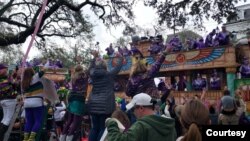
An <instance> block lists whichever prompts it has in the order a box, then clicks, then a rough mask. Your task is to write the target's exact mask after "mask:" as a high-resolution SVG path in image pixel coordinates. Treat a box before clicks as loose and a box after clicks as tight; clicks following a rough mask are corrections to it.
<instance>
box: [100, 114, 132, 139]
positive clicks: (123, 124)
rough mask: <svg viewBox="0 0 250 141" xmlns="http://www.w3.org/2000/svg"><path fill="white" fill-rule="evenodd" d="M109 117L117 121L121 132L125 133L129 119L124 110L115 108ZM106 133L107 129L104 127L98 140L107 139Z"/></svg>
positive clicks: (128, 125)
mask: <svg viewBox="0 0 250 141" xmlns="http://www.w3.org/2000/svg"><path fill="white" fill-rule="evenodd" d="M111 117H112V118H114V119H116V120H115V121H116V122H117V124H118V127H119V129H120V132H121V133H125V132H126V131H127V130H128V129H129V127H130V121H129V119H128V116H127V115H126V113H125V112H123V111H121V110H115V111H114V112H113V114H112V115H111ZM107 134H108V131H107V128H106V129H105V131H104V133H103V136H102V138H101V140H100V141H108V139H107Z"/></svg>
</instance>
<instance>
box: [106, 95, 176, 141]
mask: <svg viewBox="0 0 250 141" xmlns="http://www.w3.org/2000/svg"><path fill="white" fill-rule="evenodd" d="M155 104H156V101H155V100H153V99H152V98H151V97H150V96H149V95H148V94H145V93H140V94H137V95H135V96H134V97H133V99H132V101H131V102H130V103H129V104H127V106H126V107H127V109H131V108H133V109H134V113H135V116H136V117H137V118H138V120H137V121H136V122H135V123H134V124H133V125H132V126H131V127H130V128H129V129H128V130H127V132H125V133H121V132H119V128H118V125H117V123H116V122H115V119H113V118H111V119H108V120H107V121H106V125H107V129H108V140H110V141H146V140H150V141H153V140H157V141H165V140H168V141H174V140H175V139H176V133H175V127H174V119H172V118H164V117H161V116H157V115H155V112H154V105H155Z"/></svg>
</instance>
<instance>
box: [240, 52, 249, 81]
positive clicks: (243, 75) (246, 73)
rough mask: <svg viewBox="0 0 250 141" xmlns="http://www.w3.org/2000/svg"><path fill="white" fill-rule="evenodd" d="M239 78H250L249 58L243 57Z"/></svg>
mask: <svg viewBox="0 0 250 141" xmlns="http://www.w3.org/2000/svg"><path fill="white" fill-rule="evenodd" d="M240 73H241V78H250V64H249V58H248V57H244V58H243V64H242V65H241V66H240Z"/></svg>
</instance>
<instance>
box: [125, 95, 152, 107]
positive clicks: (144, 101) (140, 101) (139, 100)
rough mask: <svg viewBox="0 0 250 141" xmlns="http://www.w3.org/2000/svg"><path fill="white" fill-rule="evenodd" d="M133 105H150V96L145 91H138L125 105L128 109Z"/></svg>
mask: <svg viewBox="0 0 250 141" xmlns="http://www.w3.org/2000/svg"><path fill="white" fill-rule="evenodd" d="M135 105H140V106H150V105H153V101H152V98H151V96H149V95H148V94H146V93H139V94H137V95H135V96H134V97H133V99H132V100H131V102H130V103H129V104H127V105H126V109H127V110H130V109H132V108H133V107H134V106H135Z"/></svg>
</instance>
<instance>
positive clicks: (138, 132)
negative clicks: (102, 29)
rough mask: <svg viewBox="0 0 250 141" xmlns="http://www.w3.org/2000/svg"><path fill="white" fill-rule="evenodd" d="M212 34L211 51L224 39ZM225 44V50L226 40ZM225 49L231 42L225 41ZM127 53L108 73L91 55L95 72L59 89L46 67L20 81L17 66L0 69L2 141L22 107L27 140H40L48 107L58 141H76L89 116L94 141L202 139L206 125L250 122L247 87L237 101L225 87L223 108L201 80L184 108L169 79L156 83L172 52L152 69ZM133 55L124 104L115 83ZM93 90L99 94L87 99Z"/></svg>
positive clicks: (80, 73) (75, 73) (82, 71)
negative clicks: (212, 99) (208, 95)
mask: <svg viewBox="0 0 250 141" xmlns="http://www.w3.org/2000/svg"><path fill="white" fill-rule="evenodd" d="M210 34H211V35H210ZM210 34H209V37H208V38H209V39H206V42H205V44H207V45H208V44H211V42H209V41H208V40H211V39H217V38H212V37H211V36H213V35H214V31H213V32H212V33H210ZM221 34H222V35H221V36H222V37H223V41H225V40H226V38H227V37H228V34H227V33H225V35H224V34H223V33H221ZM218 36H219V35H218ZM222 37H221V38H222ZM175 40H176V39H175ZM218 41H219V44H221V45H222V43H221V42H220V36H219V37H218ZM223 44H224V43H223ZM225 44H228V42H227V41H225ZM208 46H209V45H208ZM111 47H112V45H111V46H110V48H109V49H107V51H108V53H109V55H113V54H114V53H113V51H114V50H112V48H111ZM110 51H111V52H110ZM125 51H126V52H124V50H120V52H119V53H117V54H115V56H116V57H117V58H118V59H117V62H116V63H117V65H116V67H114V68H113V69H111V70H108V68H107V64H106V62H105V60H103V59H102V57H100V54H99V52H98V51H92V52H91V54H92V55H93V59H92V61H91V63H90V66H89V67H88V68H85V67H83V66H81V65H77V66H75V68H74V70H72V72H71V77H70V81H69V82H68V83H67V84H66V83H61V84H58V85H59V86H57V85H55V84H54V83H53V82H52V81H51V80H48V79H46V78H45V77H44V73H45V72H44V69H39V70H36V71H35V70H34V68H32V67H31V65H26V68H24V71H23V79H21V75H20V73H19V72H20V70H19V69H18V67H17V68H16V69H15V70H14V71H13V72H11V73H7V68H8V67H7V66H5V65H3V64H1V65H0V78H1V79H0V80H1V81H0V104H1V107H2V109H3V118H2V121H1V125H0V141H2V140H3V137H4V134H5V132H6V131H7V129H8V126H9V125H10V120H11V118H12V116H13V114H14V111H15V108H16V105H17V104H22V105H23V117H24V122H23V123H24V127H23V131H24V135H23V141H35V140H36V138H37V137H38V134H39V132H40V130H41V128H42V127H43V122H44V118H47V117H45V115H46V113H47V112H48V113H50V112H49V110H48V109H47V105H50V106H51V107H53V110H52V111H53V112H52V115H53V118H54V121H55V128H56V134H57V137H58V140H59V141H74V140H75V138H74V137H75V134H76V131H78V130H79V128H80V127H81V123H82V122H84V121H83V119H84V118H83V117H85V116H88V117H90V123H89V124H90V127H91V129H90V131H89V134H88V135H86V136H87V137H88V140H89V141H100V140H101V141H151V140H155V139H157V140H158V141H163V140H169V141H202V135H201V130H200V129H201V128H202V126H203V125H211V124H217V125H240V124H250V123H249V121H248V118H247V117H246V104H245V102H244V99H245V95H244V89H243V88H240V89H237V90H236V91H235V96H232V95H230V91H229V90H228V89H226V88H225V89H224V90H223V96H222V97H221V99H219V100H218V101H216V102H215V103H216V104H215V103H211V102H210V101H208V99H207V98H206V91H207V90H206V84H205V83H204V81H203V79H202V77H201V76H200V74H198V75H197V79H195V81H194V82H193V87H194V89H195V90H197V91H200V92H201V95H196V96H194V97H193V98H191V99H189V100H186V101H184V102H183V103H181V104H177V103H176V102H175V98H174V96H173V95H172V94H171V91H172V89H171V88H170V87H169V86H168V85H166V84H165V81H159V83H157V84H156V83H155V81H154V78H155V77H156V76H157V73H158V72H159V71H160V67H161V65H162V63H163V62H164V60H165V58H166V55H167V54H168V53H170V52H172V51H173V50H172V49H171V48H166V49H164V50H161V51H160V52H158V53H159V54H160V56H159V57H158V59H157V60H156V61H155V63H154V64H152V65H151V67H148V64H147V63H146V61H145V58H144V57H143V55H142V54H141V53H140V52H139V51H138V50H136V49H134V50H132V51H128V50H127V49H125ZM130 53H131V54H130ZM128 54H130V55H133V57H135V58H136V62H135V63H134V64H133V66H132V68H131V71H130V74H129V78H128V81H127V84H126V88H125V94H126V97H127V98H129V100H127V99H126V98H124V97H123V98H120V99H119V101H118V100H117V98H116V97H115V91H114V85H115V78H116V76H117V74H118V73H119V72H120V70H121V68H122V65H123V62H124V59H125V58H124V56H126V55H128ZM35 62H36V61H35ZM35 62H34V64H37V65H39V66H41V65H43V66H44V67H42V68H50V66H52V64H53V66H52V68H56V67H62V62H58V63H59V65H56V63H51V60H48V61H47V63H46V64H41V63H35ZM34 64H33V65H34ZM248 64H249V62H248ZM245 65H246V64H245ZM241 69H243V70H245V69H246V67H244V66H242V67H241ZM245 76H246V77H245ZM248 76H249V73H248V72H247V73H245V74H243V77H245V78H249V77H248ZM218 81H219V82H218ZM220 81H221V80H220V79H219V78H218V75H217V72H216V71H214V73H213V76H212V77H211V86H212V88H213V89H214V90H218V89H220V88H221V86H218V83H219V84H220ZM89 84H91V85H92V89H91V91H90V95H89V97H88V99H87V92H88V86H89ZM179 87H180V86H179ZM67 89H68V90H67ZM248 89H250V88H248ZM58 95H59V96H58ZM46 110H47V111H46Z"/></svg>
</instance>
